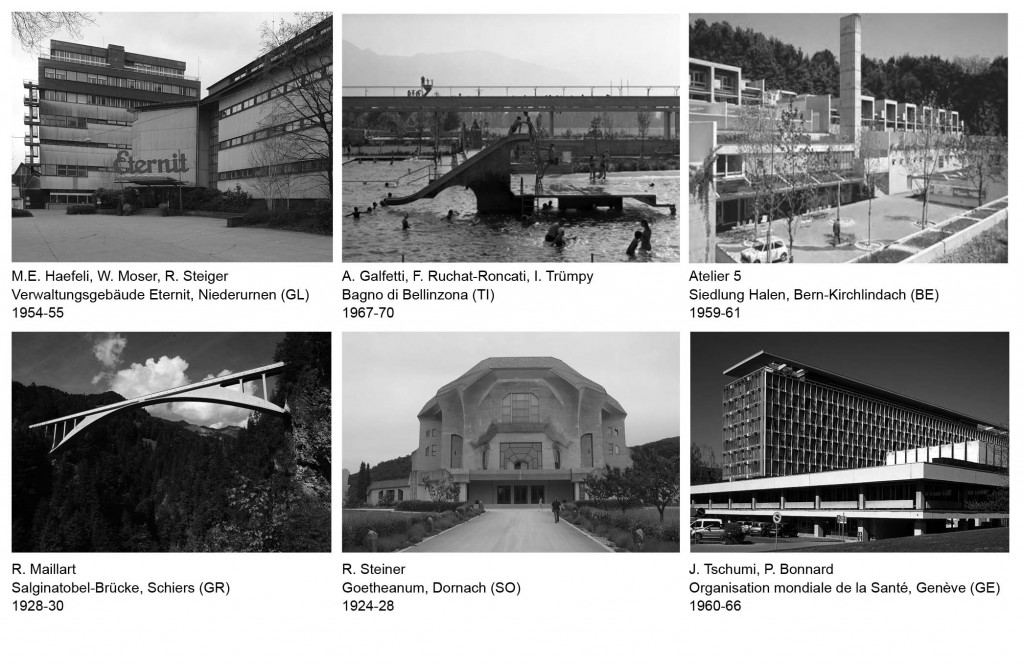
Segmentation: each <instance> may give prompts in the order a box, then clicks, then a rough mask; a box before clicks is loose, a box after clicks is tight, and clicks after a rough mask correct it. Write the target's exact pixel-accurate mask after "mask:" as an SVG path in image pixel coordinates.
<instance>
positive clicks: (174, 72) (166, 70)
mask: <svg viewBox="0 0 1024 664" xmlns="http://www.w3.org/2000/svg"><path fill="white" fill-rule="evenodd" d="M124 65H125V67H127V68H128V69H134V70H135V71H144V72H148V73H150V74H163V75H164V76H176V77H178V78H183V77H184V76H185V70H183V69H172V68H171V67H161V66H160V65H150V64H146V63H144V62H131V61H128V62H125V63H124Z"/></svg>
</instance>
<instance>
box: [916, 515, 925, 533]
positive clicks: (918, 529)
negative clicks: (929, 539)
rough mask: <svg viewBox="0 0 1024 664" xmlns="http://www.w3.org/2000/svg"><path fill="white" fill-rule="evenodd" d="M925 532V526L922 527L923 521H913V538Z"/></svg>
mask: <svg viewBox="0 0 1024 664" xmlns="http://www.w3.org/2000/svg"><path fill="white" fill-rule="evenodd" d="M925 530H926V528H925V525H924V519H915V520H914V537H917V536H918V535H924V531H925Z"/></svg>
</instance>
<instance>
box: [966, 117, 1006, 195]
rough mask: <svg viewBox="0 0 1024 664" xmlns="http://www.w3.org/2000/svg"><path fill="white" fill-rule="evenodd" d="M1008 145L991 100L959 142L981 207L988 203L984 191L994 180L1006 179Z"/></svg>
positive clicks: (967, 173)
mask: <svg viewBox="0 0 1024 664" xmlns="http://www.w3.org/2000/svg"><path fill="white" fill-rule="evenodd" d="M1007 150H1008V148H1007V144H1006V137H1005V136H1000V135H999V119H998V117H997V115H996V110H995V107H994V106H993V105H992V102H990V101H986V102H984V103H983V104H982V105H981V108H980V109H979V110H978V119H977V120H976V122H975V123H974V126H973V127H971V128H970V130H969V131H968V132H967V133H965V134H964V135H963V136H962V137H961V138H960V141H959V143H958V144H957V157H958V159H959V161H960V164H961V166H962V167H963V174H964V176H965V177H966V178H967V180H968V181H969V182H970V183H971V185H972V186H973V188H974V190H975V191H977V192H978V207H981V206H982V205H984V204H985V190H986V188H987V186H988V185H989V184H990V183H991V182H992V181H993V180H1004V181H1005V180H1006V173H1007V157H1008V151H1007Z"/></svg>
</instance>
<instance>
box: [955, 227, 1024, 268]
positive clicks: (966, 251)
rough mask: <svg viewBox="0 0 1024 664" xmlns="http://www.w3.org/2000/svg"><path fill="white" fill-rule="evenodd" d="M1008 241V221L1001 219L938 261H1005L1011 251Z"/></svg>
mask: <svg viewBox="0 0 1024 664" xmlns="http://www.w3.org/2000/svg"><path fill="white" fill-rule="evenodd" d="M1008 243H1009V238H1008V236H1007V221H1001V222H999V223H998V224H996V225H995V226H993V227H992V228H990V229H989V230H987V231H985V232H984V233H982V234H981V235H979V236H978V237H976V238H974V239H973V240H971V241H970V242H968V243H967V244H965V245H964V246H962V247H960V248H959V249H957V250H956V251H954V252H952V253H950V254H947V255H946V256H943V257H942V260H940V261H938V262H940V263H1005V262H1007V260H1008V258H1009V253H1010V252H1009V244H1008Z"/></svg>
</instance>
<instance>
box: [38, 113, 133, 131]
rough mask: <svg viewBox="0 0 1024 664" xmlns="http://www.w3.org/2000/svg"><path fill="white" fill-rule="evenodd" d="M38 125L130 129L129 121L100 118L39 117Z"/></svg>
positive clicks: (71, 116)
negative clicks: (100, 126)
mask: <svg viewBox="0 0 1024 664" xmlns="http://www.w3.org/2000/svg"><path fill="white" fill-rule="evenodd" d="M39 124H41V125H43V126H44V127H71V128H73V129H86V128H88V126H89V125H90V124H107V125H120V126H123V127H130V126H132V123H131V122H130V121H129V120H104V119H102V118H79V117H75V116H73V115H50V114H43V115H41V116H39Z"/></svg>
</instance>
